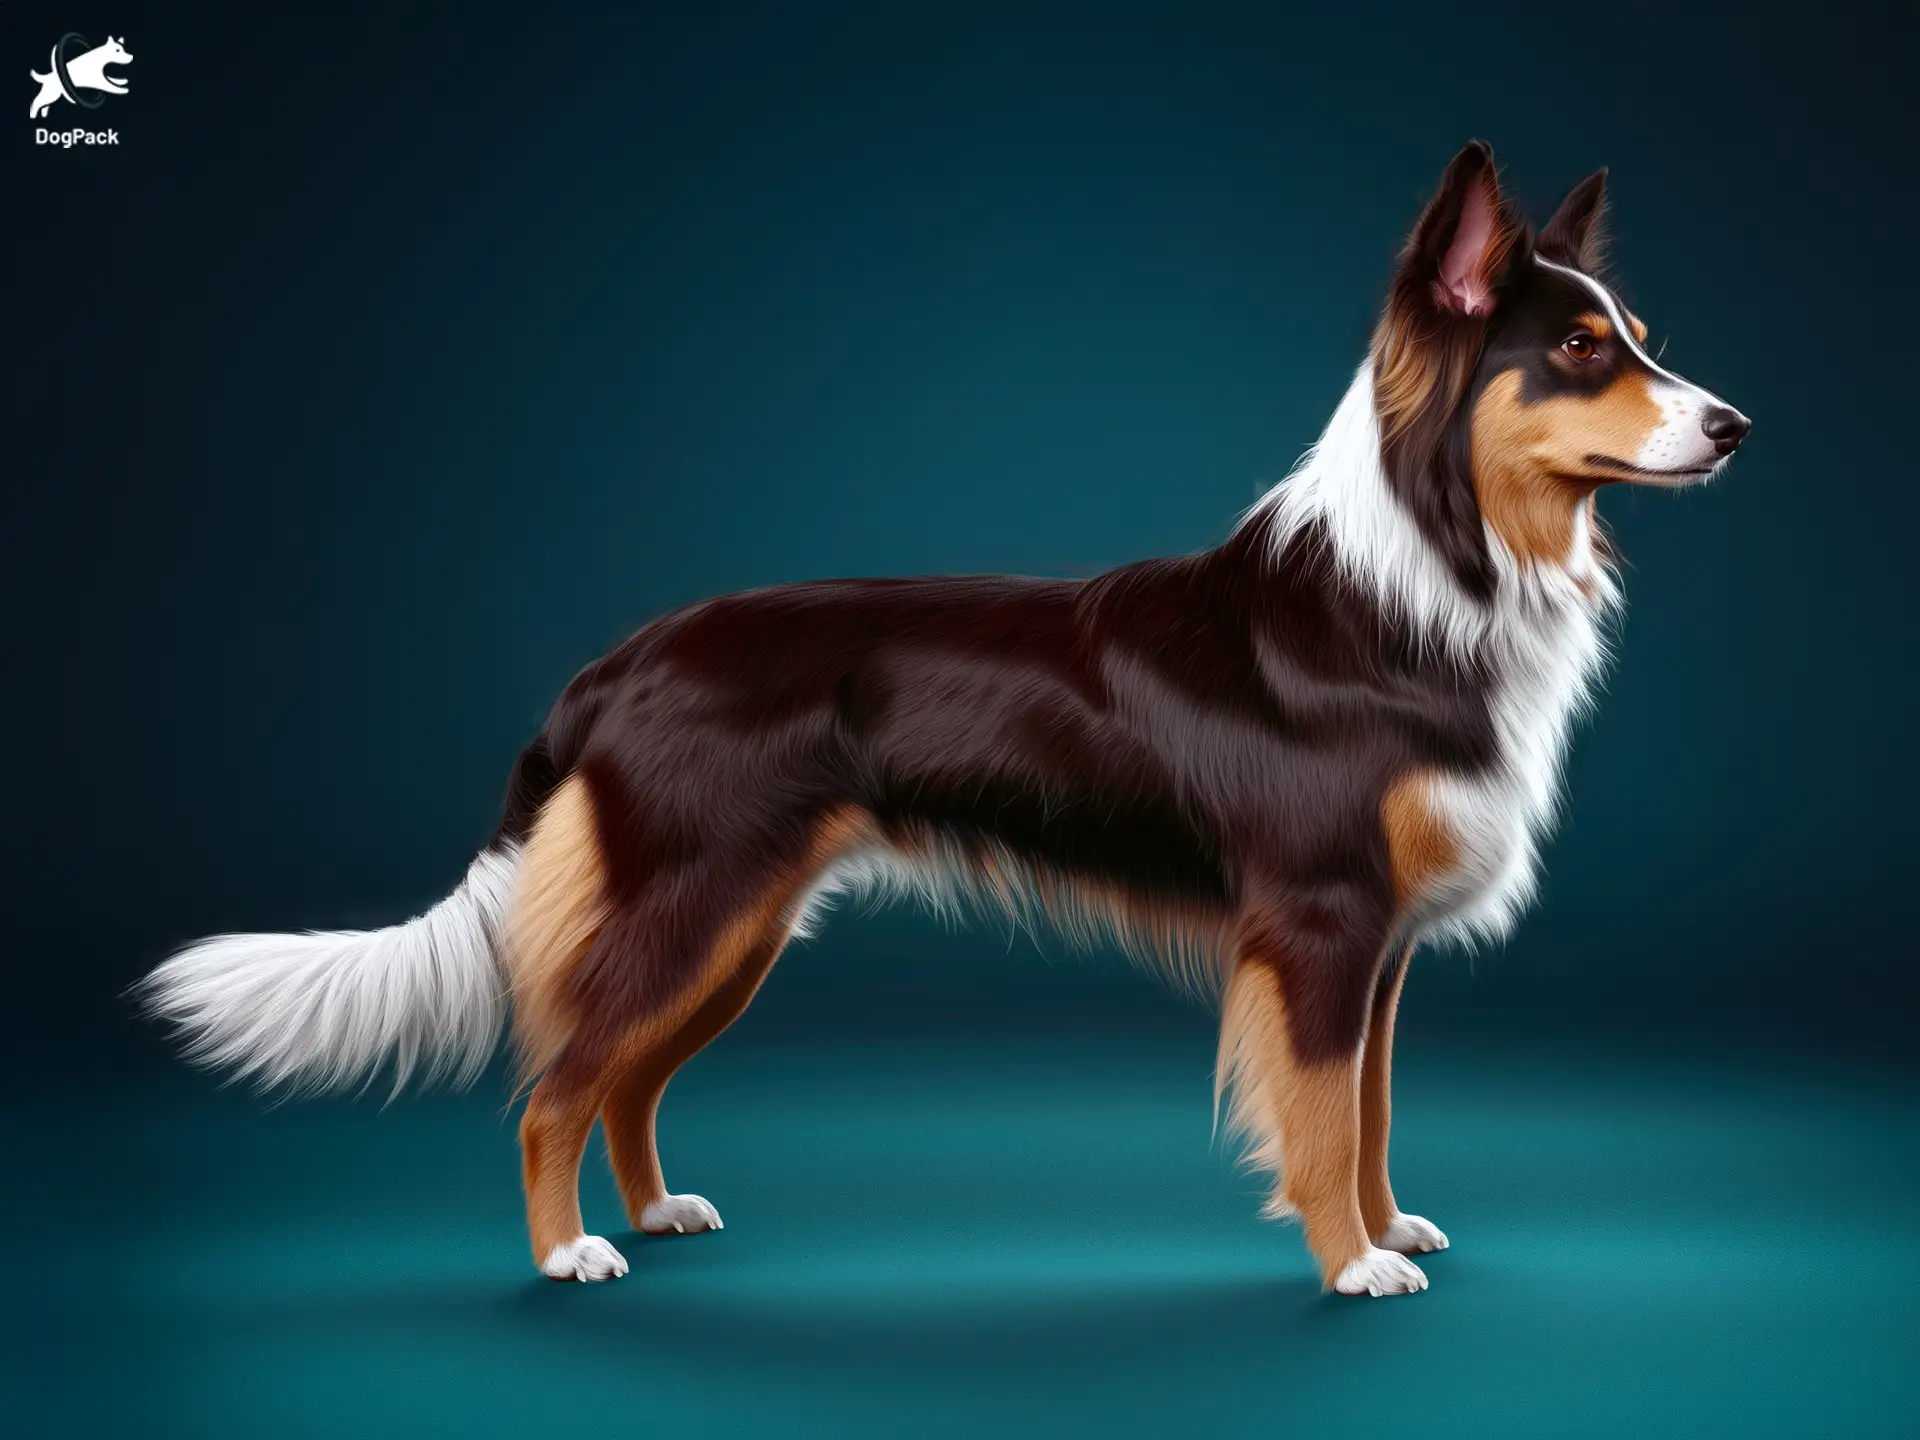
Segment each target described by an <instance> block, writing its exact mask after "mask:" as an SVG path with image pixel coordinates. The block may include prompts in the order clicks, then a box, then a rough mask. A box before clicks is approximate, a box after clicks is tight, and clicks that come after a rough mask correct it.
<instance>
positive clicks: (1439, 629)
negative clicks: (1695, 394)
mask: <svg viewBox="0 0 1920 1440" xmlns="http://www.w3.org/2000/svg"><path fill="white" fill-rule="evenodd" d="M1242 524H1243V525H1260V526H1263V527H1264V528H1265V529H1266V532H1267V537H1268V539H1269V541H1270V543H1271V544H1272V546H1273V552H1274V553H1275V554H1279V553H1281V552H1283V551H1284V550H1285V549H1286V548H1287V546H1288V543H1289V542H1290V541H1291V540H1292V539H1293V538H1294V537H1295V536H1296V535H1297V534H1299V533H1300V532H1301V531H1302V530H1303V529H1307V528H1309V527H1318V529H1319V530H1320V531H1321V532H1322V533H1323V534H1324V535H1325V536H1326V538H1327V541H1328V543H1329V544H1330V546H1331V547H1332V551H1333V557H1334V563H1335V565H1336V566H1337V568H1338V572H1339V576H1340V578H1341V580H1342V581H1343V582H1345V583H1346V584H1349V585H1351V586H1353V587H1354V588H1355V589H1356V590H1359V591H1360V592H1362V593H1364V594H1366V595H1368V596H1369V597H1371V598H1372V599H1374V600H1375V601H1376V602H1377V603H1378V604H1379V605H1380V607H1381V609H1382V611H1383V613H1385V614H1387V615H1389V616H1391V617H1393V618H1394V619H1395V620H1396V621H1398V622H1399V623H1403V624H1408V625H1411V626H1413V627H1415V628H1416V629H1417V630H1418V631H1419V632H1420V633H1421V634H1422V635H1423V636H1426V637H1430V639H1431V641H1432V642H1433V643H1436V644H1439V645H1442V646H1445V647H1447V648H1449V649H1451V650H1453V651H1454V652H1455V653H1457V654H1461V655H1470V654H1484V653H1485V651H1486V649H1487V647H1488V645H1489V644H1490V643H1491V644H1493V645H1496V646H1502V648H1504V646H1503V645H1502V642H1503V641H1504V642H1506V643H1507V644H1510V643H1512V641H1513V640H1514V639H1516V638H1518V637H1517V636H1516V635H1514V634H1513V632H1514V631H1515V630H1516V629H1517V630H1520V631H1523V632H1528V634H1529V638H1530V639H1531V640H1533V641H1534V642H1535V643H1538V641H1539V640H1541V639H1545V638H1547V636H1548V635H1554V636H1559V637H1564V639H1565V640H1566V641H1567V643H1571V644H1573V645H1575V646H1576V647H1578V648H1582V649H1584V648H1586V645H1587V636H1586V635H1585V633H1583V632H1589V631H1593V630H1596V629H1597V627H1598V625H1599V623H1600V622H1601V621H1602V620H1603V619H1604V618H1605V616H1606V615H1607V614H1608V613H1609V612H1610V611H1611V610H1613V609H1614V608H1615V607H1616V606H1617V605H1618V603H1619V600H1620V592H1619V587H1618V585H1617V584H1616V582H1615V580H1614V578H1613V576H1612V574H1611V573H1610V571H1609V569H1608V567H1607V565H1606V564H1605V563H1604V562H1603V560H1602V559H1601V556H1600V552H1599V550H1598V548H1597V546H1596V540H1597V538H1598V537H1596V536H1595V535H1594V533H1593V530H1592V519H1591V516H1590V513H1589V508H1588V507H1587V506H1586V505H1585V504H1584V503H1583V504H1581V505H1579V506H1578V507H1577V508H1576V511H1575V515H1574V524H1573V544H1572V546H1571V548H1570V551H1569V553H1568V555H1567V557H1566V558H1565V559H1564V560H1563V561H1560V562H1557V563H1540V562H1529V563H1522V562H1521V561H1520V560H1518V559H1517V558H1516V557H1515V556H1514V554H1513V552H1512V550H1511V549H1510V548H1509V547H1508V546H1507V545H1506V544H1505V542H1504V541H1502V540H1501V539H1500V537H1499V535H1498V534H1497V533H1496V532H1494V531H1493V529H1492V528H1491V527H1488V529H1487V545H1488V549H1489V552H1490V553H1491V554H1492V556H1493V560H1494V568H1495V572H1496V577H1497V583H1496V585H1495V589H1494V594H1493V596H1492V598H1491V599H1490V600H1487V601H1481V600H1478V599H1476V598H1475V597H1473V596H1471V595H1469V594H1468V593H1467V592H1466V591H1465V590H1464V589H1463V588H1462V587H1461V585H1460V583H1459V581H1458V580H1457V579H1456V578H1455V577H1454V574H1453V572H1452V571H1451V570H1450V569H1449V567H1448V566H1447V563H1446V561H1445V559H1444V558H1443V557H1442V556H1441V555H1440V553H1439V552H1438V551H1437V550H1436V549H1435V548H1434V546H1433V545H1432V543H1431V542H1429V541H1428V539H1427V537H1426V536H1425V535H1424V534H1422V533H1421V530H1420V527H1419V525H1418V524H1417V523H1416V521H1415V520H1414V518H1413V516H1412V515H1411V514H1409V513H1408V511H1407V509H1406V507H1405V506H1404V505H1402V504H1401V503H1400V501H1399V500H1398V499H1397V498H1396V497H1395V496H1394V493H1393V490H1392V488H1391V487H1390V486H1389V484H1388V482H1387V475H1386V471H1385V468H1384V467H1383V465H1382V464H1381V459H1380V424H1379V418H1378V415H1377V413H1376V411H1375V408H1374V396H1373V367H1372V365H1371V364H1370V363H1369V364H1363V365H1362V366H1361V367H1360V369H1359V372H1358V373H1357V374H1356V375H1355V376H1354V378H1353V383H1352V384H1351V385H1349V386H1348V387H1347V393H1346V394H1345V396H1344V397H1342V399H1341V401H1340V404H1339V406H1338V407H1337V408H1336V409H1335V410H1334V412H1333V418H1332V420H1330V421H1329V422H1328V424H1327V428H1326V430H1325V431H1324V432H1323V433H1322V434H1321V436H1320V439H1319V440H1318V441H1317V442H1316V443H1315V444H1314V446H1313V448H1312V449H1311V450H1309V451H1308V452H1307V453H1306V454H1305V455H1304V456H1302V457H1301V459H1300V462H1299V463H1298V464H1297V465H1295V466H1294V468H1293V470H1292V471H1291V472H1290V473H1289V474H1288V475H1287V477H1286V479H1284V480H1282V481H1281V482H1280V483H1279V484H1278V485H1276V486H1274V488H1273V489H1272V490H1270V491H1268V492H1267V494H1266V495H1265V496H1264V497H1262V499H1261V500H1260V501H1259V503H1258V504H1256V505H1255V506H1254V507H1253V508H1252V510H1250V511H1249V512H1248V513H1247V516H1246V517H1245V519H1244V520H1243V521H1242ZM1568 632H1572V633H1568ZM1529 648H1531V647H1529Z"/></svg>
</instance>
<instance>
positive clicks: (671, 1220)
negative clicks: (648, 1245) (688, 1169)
mask: <svg viewBox="0 0 1920 1440" xmlns="http://www.w3.org/2000/svg"><path fill="white" fill-rule="evenodd" d="M640 1228H641V1229H642V1230H644V1231H646V1232H647V1234H649V1235H691V1234H693V1233H695V1232H696V1231H700V1230H724V1229H726V1228H727V1227H726V1226H724V1225H722V1224H721V1223H720V1212H719V1211H718V1210H716V1209H714V1208H713V1206H711V1205H709V1204H708V1203H707V1202H706V1201H704V1200H702V1199H701V1198H700V1197H699V1196H698V1195H669V1196H667V1198H666V1199H664V1200H656V1201H654V1202H653V1203H652V1204H651V1205H649V1206H647V1208H646V1209H644V1210H642V1211H641V1212H640Z"/></svg>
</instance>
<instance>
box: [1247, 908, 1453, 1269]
mask: <svg viewBox="0 0 1920 1440" xmlns="http://www.w3.org/2000/svg"><path fill="white" fill-rule="evenodd" d="M1390 914H1391V902H1390V901H1385V902H1382V901H1379V900H1376V899H1375V897H1373V896H1371V895H1370V894H1368V893H1366V892H1364V891H1362V890H1360V889H1358V888H1357V887H1356V888H1347V887H1332V888H1329V887H1325V886H1319V887H1315V889H1314V890H1313V892H1311V893H1306V894H1299V893H1296V894H1291V895H1288V896H1285V897H1284V898H1282V899H1280V900H1277V901H1276V902H1275V903H1273V904H1271V905H1269V906H1264V907H1262V908H1261V909H1260V910H1258V911H1256V912H1254V913H1252V914H1250V915H1249V916H1248V917H1247V918H1246V920H1245V921H1244V922H1243V926H1242V936H1241V944H1240V951H1239V957H1240V958H1239V960H1238V963H1237V965H1236V967H1235V970H1234V974H1233V978H1232V980H1231V982H1230V983H1229V986H1228V989H1227V1000H1226V1006H1225V1011H1224V1014H1223V1017H1222V1023H1221V1035H1220V1071H1219V1075H1220V1080H1221V1083H1222V1084H1223V1085H1226V1086H1231V1088H1232V1093H1233V1119H1234V1122H1235V1124H1236V1125H1237V1126H1238V1127H1239V1128H1241V1129H1242V1130H1244V1131H1246V1132H1247V1134H1248V1136H1249V1138H1250V1139H1251V1141H1252V1143H1253V1151H1252V1156H1251V1158H1252V1161H1253V1163H1254V1164H1255V1165H1256V1166H1258V1167H1260V1168H1262V1169H1266V1170H1270V1171H1272V1172H1273V1173H1274V1175H1275V1177H1276V1184H1275V1187H1274V1193H1273V1198H1272V1199H1271V1200H1270V1201H1269V1202H1268V1206H1267V1210H1268V1213H1269V1214H1272V1215H1297V1216H1298V1217H1299V1218H1300V1220H1301V1222H1302V1224H1303V1225H1304V1226H1305V1228H1306V1232H1307V1236H1306V1238H1307V1247H1308V1249H1310V1250H1311V1251H1312V1252H1313V1255H1314V1258H1315V1259H1316V1260H1317V1261H1318V1262H1319V1264H1320V1271H1321V1275H1322V1277H1323V1279H1324V1281H1325V1283H1326V1285H1327V1286H1328V1288H1330V1289H1333V1290H1337V1291H1339V1292H1340V1293H1341V1294H1343V1295H1404V1294H1410V1293H1412V1292H1414V1291H1417V1290H1424V1289H1426V1287H1427V1277H1426V1276H1425V1275H1424V1274H1423V1273H1422V1272H1421V1270H1420V1268H1419V1267H1418V1266H1417V1265H1414V1264H1413V1263H1412V1262H1411V1261H1409V1260H1407V1259H1405V1258H1404V1257H1402V1256H1400V1255H1397V1254H1394V1253H1393V1252H1391V1251H1389V1250H1384V1249H1381V1248H1380V1247H1378V1246H1376V1245H1375V1244H1374V1243H1373V1240H1372V1238H1371V1237H1370V1236H1369V1234H1368V1233H1367V1223H1366V1218H1365V1216H1364V1215H1363V1213H1362V1210H1361V1201H1360V1160H1361V1125H1360V1092H1361V1067H1362V1061H1363V1058H1364V1054H1365V1050H1366V1042H1367V1028H1368V1020H1369V1015H1370V1011H1371V1010H1372V1008H1373V1000H1374V995H1375V989H1376V982H1377V980H1378V978H1379V976H1380V973H1381V961H1382V959H1383V953H1384V949H1385V940H1386V933H1385V932H1386V928H1387V925H1388V923H1389V920H1390Z"/></svg>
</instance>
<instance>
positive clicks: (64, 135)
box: [27, 31, 133, 149]
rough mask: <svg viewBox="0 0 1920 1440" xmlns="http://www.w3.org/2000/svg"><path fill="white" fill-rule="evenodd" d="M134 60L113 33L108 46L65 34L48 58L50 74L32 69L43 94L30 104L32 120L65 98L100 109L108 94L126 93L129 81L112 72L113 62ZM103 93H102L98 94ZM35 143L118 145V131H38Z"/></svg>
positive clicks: (65, 145) (124, 62)
mask: <svg viewBox="0 0 1920 1440" xmlns="http://www.w3.org/2000/svg"><path fill="white" fill-rule="evenodd" d="M132 60H133V56H132V55H130V54H128V53H127V47H126V46H125V45H124V44H122V43H121V42H120V41H119V40H117V39H116V38H114V37H113V36H111V35H109V36H108V37H107V43H106V44H104V45H90V44H89V43H88V40H87V37H86V36H84V35H75V34H73V33H72V32H71V31H69V32H68V33H67V34H65V35H62V36H61V37H60V39H59V41H58V42H57V43H56V44H55V45H54V47H53V50H52V52H51V54H50V55H49V56H48V58H47V67H48V68H47V73H46V74H44V75H43V74H41V73H40V72H39V71H38V70H30V71H28V72H27V73H28V74H29V75H31V76H32V77H33V79H34V81H35V82H36V83H37V84H38V85H39V86H40V93H39V94H38V95H36V96H34V97H33V104H32V105H30V106H28V107H27V116H28V118H29V119H33V120H38V119H41V118H42V117H43V116H45V115H46V113H47V112H48V111H49V110H51V109H53V107H54V106H56V105H58V104H59V103H60V102H61V101H63V100H64V101H70V102H71V103H73V104H75V105H78V106H79V107H80V108H81V109H82V110H98V109H99V108H100V106H101V105H102V104H103V103H104V102H105V97H106V96H107V95H124V94H126V93H127V82H126V81H125V80H124V79H122V78H120V77H119V76H117V75H109V74H108V73H107V67H108V66H109V65H126V64H129V63H130V62H131V61H132ZM95 92H101V93H95ZM34 142H35V143H36V144H40V145H58V146H60V147H61V148H62V149H71V148H72V147H73V146H75V145H118V144H119V143H120V135H119V132H118V131H114V130H35V131H34Z"/></svg>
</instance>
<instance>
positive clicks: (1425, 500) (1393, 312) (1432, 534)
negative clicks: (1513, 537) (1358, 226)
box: [1373, 140, 1526, 599]
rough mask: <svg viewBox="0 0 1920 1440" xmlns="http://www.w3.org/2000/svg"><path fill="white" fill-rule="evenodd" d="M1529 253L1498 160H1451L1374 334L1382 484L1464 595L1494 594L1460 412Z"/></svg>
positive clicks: (1489, 154)
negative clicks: (1505, 295)
mask: <svg viewBox="0 0 1920 1440" xmlns="http://www.w3.org/2000/svg"><path fill="white" fill-rule="evenodd" d="M1525 246H1526V227H1525V226H1524V225H1523V224H1522V223H1521V221H1520V217H1519V215H1518V214H1517V213H1516V212H1515V211H1514V209H1513V207H1512V206H1511V205H1510V204H1509V203H1508V202H1507V200H1506V199H1505V197H1504V196H1502V195H1501V193H1500V181H1499V178H1498V177H1497V176H1496V175H1495V173H1494V168H1493V151H1491V150H1489V149H1488V148H1487V147H1486V146H1485V145H1484V144H1482V143H1481V142H1480V141H1478V140H1474V141H1471V142H1469V143H1468V144H1467V146H1466V148H1464V149H1463V150H1461V152H1460V153H1459V154H1458V155H1456V156H1454V157H1453V163H1452V164H1450V165H1448V166H1447V170H1446V173H1445V174H1444V175H1442V176H1441V177H1440V188H1439V189H1438V191H1436V192H1435V194H1434V197H1433V199H1431V200H1430V201H1428V202H1427V208H1426V209H1425V210H1423V211H1422V212H1421V214H1420V220H1419V223H1418V224H1416V225H1415V226H1414V227H1413V234H1412V235H1411V236H1409V237H1408V239H1407V243H1406V246H1405V248H1404V249H1402V250H1401V252H1400V268H1399V271H1398V273H1397V274H1395V276H1394V280H1393V289H1392V292H1391V293H1390V294H1389V296H1388V298H1387V308H1386V313H1385V314H1384V315H1382V316H1381V318H1380V327H1379V329H1378V330H1376V331H1375V332H1374V337H1373V400H1374V412H1375V414H1376V415H1377V417H1378V419H1379V422H1380V459H1381V463H1382V465H1383V467H1384V468H1385V470H1386V473H1387V482H1388V484H1389V485H1390V486H1391V487H1392V488H1393V490H1394V493H1395V494H1396V495H1398V496H1399V498H1400V501H1401V503H1402V504H1403V505H1404V506H1405V507H1406V508H1407V510H1408V511H1409V512H1411V514H1412V515H1413V518H1414V521H1415V523H1416V524H1418V525H1419V527H1420V529H1421V531H1422V533H1423V534H1424V535H1425V536H1426V538H1427V539H1428V541H1429V542H1430V543H1431V544H1432V545H1433V546H1434V548H1435V549H1436V550H1438V551H1439V552H1440V554H1441V555H1442V556H1444V557H1445V558H1446V561H1447V565H1448V568H1450V569H1451V570H1452V571H1453V573H1454V576H1455V578H1456V579H1457V580H1458V581H1459V582H1460V584H1461V586H1462V588H1464V589H1465V590H1466V591H1467V593H1468V594H1470V595H1474V596H1476V597H1478V598H1482V599H1484V598H1486V597H1487V596H1488V595H1491V594H1492V591H1493V561H1492V557H1491V556H1490V555H1489V553H1488V550H1487V540H1486V527H1485V525H1484V524H1483V523H1482V522H1481V518H1480V506H1479V501H1478V499H1477V498H1476V496H1475V494H1474V488H1473V476H1472V473H1471V466H1470V462H1469V458H1468V455H1467V445H1466V443H1465V437H1464V434H1463V433H1462V431H1461V423H1460V420H1461V414H1462V410H1463V406H1464V402H1465V399H1466V394H1467V386H1468V384H1469V382H1471V380H1472V379H1473V368H1474V365H1475V364H1476V363H1477V362H1478V361H1479V358H1480V346H1481V342H1482V341H1483V340H1484V339H1485V338H1486V330H1487V319H1488V317H1489V316H1491V315H1492V314H1493V312H1494V310H1495V308H1496V307H1497V306H1498V304H1499V302H1500V296H1501V294H1502V292H1503V291H1504V290H1505V288H1506V282H1507V278H1508V275H1509V273H1510V271H1511V270H1512V268H1513V266H1514V265H1515V263H1516V261H1517V260H1519V259H1520V258H1521V252H1522V251H1523V250H1524V249H1525Z"/></svg>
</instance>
